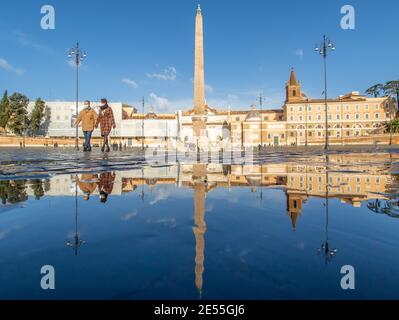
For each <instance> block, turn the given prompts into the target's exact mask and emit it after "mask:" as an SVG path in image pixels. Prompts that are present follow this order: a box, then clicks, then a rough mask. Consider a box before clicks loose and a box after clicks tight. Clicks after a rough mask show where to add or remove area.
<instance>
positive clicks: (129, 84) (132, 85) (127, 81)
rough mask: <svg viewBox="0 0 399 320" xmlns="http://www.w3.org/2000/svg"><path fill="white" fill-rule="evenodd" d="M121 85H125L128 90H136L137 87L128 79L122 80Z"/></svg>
mask: <svg viewBox="0 0 399 320" xmlns="http://www.w3.org/2000/svg"><path fill="white" fill-rule="evenodd" d="M122 83H124V84H126V85H127V86H129V87H130V88H133V89H136V88H137V87H138V85H137V83H136V82H135V81H133V80H131V79H129V78H123V79H122Z"/></svg>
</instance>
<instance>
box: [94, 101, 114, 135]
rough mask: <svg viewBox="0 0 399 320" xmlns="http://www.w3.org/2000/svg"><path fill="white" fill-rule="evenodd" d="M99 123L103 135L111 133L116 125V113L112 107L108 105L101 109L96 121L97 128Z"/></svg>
mask: <svg viewBox="0 0 399 320" xmlns="http://www.w3.org/2000/svg"><path fill="white" fill-rule="evenodd" d="M99 124H100V127H101V134H102V135H109V133H110V132H111V130H112V128H114V127H115V126H116V124H115V118H114V113H113V112H112V109H111V107H108V108H106V109H105V110H100V113H99V115H98V119H97V123H96V128H97V127H98V125H99Z"/></svg>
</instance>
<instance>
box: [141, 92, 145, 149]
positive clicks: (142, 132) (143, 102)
mask: <svg viewBox="0 0 399 320" xmlns="http://www.w3.org/2000/svg"><path fill="white" fill-rule="evenodd" d="M141 107H142V111H143V120H142V122H141V136H142V139H141V150H142V151H144V119H145V116H144V107H145V100H144V97H143V100H142V101H141Z"/></svg>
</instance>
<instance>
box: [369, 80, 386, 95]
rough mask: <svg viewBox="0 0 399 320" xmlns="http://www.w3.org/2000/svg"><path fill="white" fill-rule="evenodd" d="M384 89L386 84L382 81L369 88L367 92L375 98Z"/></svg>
mask: <svg viewBox="0 0 399 320" xmlns="http://www.w3.org/2000/svg"><path fill="white" fill-rule="evenodd" d="M383 90H384V85H383V84H381V83H377V84H375V85H374V86H372V87H370V88H368V89H367V90H366V91H365V92H366V93H367V94H368V95H370V96H373V97H374V98H377V97H378V96H379V95H380V93H381V91H383Z"/></svg>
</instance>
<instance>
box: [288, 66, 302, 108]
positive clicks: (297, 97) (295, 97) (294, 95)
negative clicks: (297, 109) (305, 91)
mask: <svg viewBox="0 0 399 320" xmlns="http://www.w3.org/2000/svg"><path fill="white" fill-rule="evenodd" d="M285 88H286V98H285V102H286V103H287V102H288V103H289V102H298V101H301V100H302V94H301V84H300V83H299V82H298V81H297V80H296V76H295V71H294V68H292V69H291V75H290V80H289V81H288V82H287V85H286V87H285Z"/></svg>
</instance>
